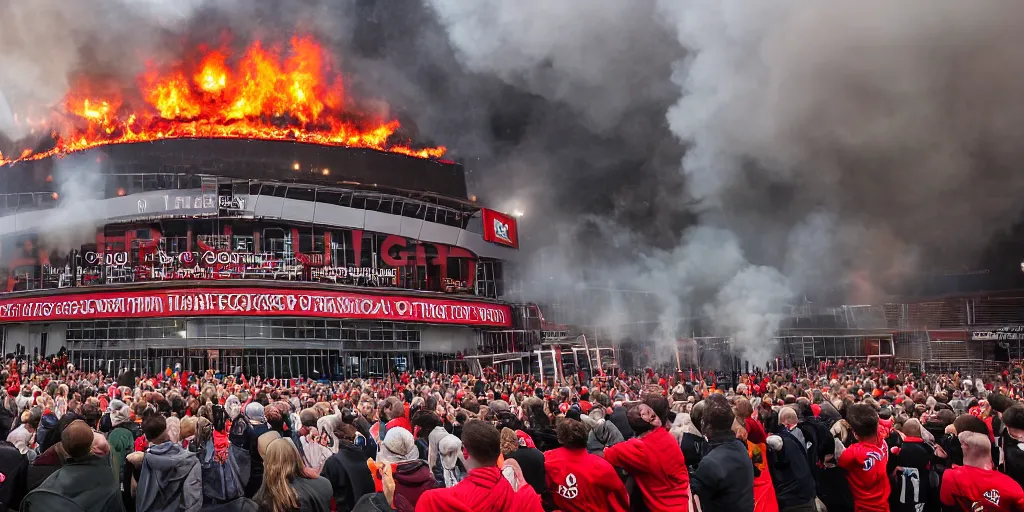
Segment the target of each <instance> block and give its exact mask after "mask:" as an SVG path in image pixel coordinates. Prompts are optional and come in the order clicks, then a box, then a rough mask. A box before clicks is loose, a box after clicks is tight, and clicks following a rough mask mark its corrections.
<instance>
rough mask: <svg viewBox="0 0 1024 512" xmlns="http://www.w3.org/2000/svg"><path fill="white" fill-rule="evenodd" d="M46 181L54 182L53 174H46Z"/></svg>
mask: <svg viewBox="0 0 1024 512" xmlns="http://www.w3.org/2000/svg"><path fill="white" fill-rule="evenodd" d="M46 182H47V183H53V176H52V175H47V176H46Z"/></svg>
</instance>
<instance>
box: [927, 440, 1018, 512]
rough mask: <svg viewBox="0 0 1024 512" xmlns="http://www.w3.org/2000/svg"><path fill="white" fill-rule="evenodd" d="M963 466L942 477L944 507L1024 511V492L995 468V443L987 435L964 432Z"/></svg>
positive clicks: (973, 511) (970, 510) (967, 511)
mask: <svg viewBox="0 0 1024 512" xmlns="http://www.w3.org/2000/svg"><path fill="white" fill-rule="evenodd" d="M958 437H959V438H960V446H961V447H963V450H964V465H963V466H954V467H952V468H951V469H947V470H946V472H945V473H943V474H942V486H941V487H940V488H939V489H940V490H939V497H940V499H941V500H942V504H943V505H944V506H946V507H950V508H951V509H956V510H962V511H964V512H1024V490H1022V489H1021V486H1020V484H1018V483H1017V482H1016V481H1015V480H1014V479H1012V478H1010V477H1008V476H1006V475H1004V474H1002V473H1000V472H998V471H995V470H993V469H992V443H991V441H989V440H988V437H987V436H985V435H984V434H978V433H976V432H961V433H960V435H959V436H958Z"/></svg>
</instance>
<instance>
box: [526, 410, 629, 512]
mask: <svg viewBox="0 0 1024 512" xmlns="http://www.w3.org/2000/svg"><path fill="white" fill-rule="evenodd" d="M555 432H556V434H557V435H558V442H559V444H561V445H562V447H561V448H556V449H554V450H551V451H549V452H547V453H545V454H544V471H545V473H546V474H547V485H548V489H550V490H551V495H552V496H553V497H554V501H555V506H556V507H557V509H558V510H561V511H562V512H577V511H578V512H588V511H591V510H610V511H613V512H626V511H628V510H629V495H628V494H626V486H625V485H623V484H622V480H621V479H620V478H619V475H618V473H616V472H615V468H613V467H612V465H611V464H609V463H608V462H607V461H606V460H604V459H602V458H601V457H598V456H597V455H591V454H589V453H587V427H585V426H584V425H583V423H580V422H579V421H576V420H572V419H564V420H562V421H561V422H560V423H559V424H558V427H557V428H556V429H555Z"/></svg>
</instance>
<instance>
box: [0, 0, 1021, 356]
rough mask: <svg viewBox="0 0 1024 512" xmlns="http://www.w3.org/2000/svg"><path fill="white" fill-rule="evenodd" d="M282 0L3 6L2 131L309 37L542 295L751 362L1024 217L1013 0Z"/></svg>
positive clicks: (616, 324) (971, 252)
mask: <svg viewBox="0 0 1024 512" xmlns="http://www.w3.org/2000/svg"><path fill="white" fill-rule="evenodd" d="M22 4H24V5H22ZM284 4H286V3H284V2H274V1H270V0H253V1H251V2H242V1H228V2H212V1H207V2H200V1H194V2H181V1H174V2H171V1H164V2H161V1H155V0H150V1H148V2H147V1H138V0H136V1H128V0H82V1H80V2H72V3H70V4H69V3H68V2H55V1H43V0H40V1H35V2H21V3H9V5H8V4H4V5H3V6H0V132H3V133H5V134H6V135H7V136H8V137H16V136H20V135H22V133H19V132H18V131H16V130H15V129H13V128H12V126H13V125H12V122H11V121H12V117H13V116H11V115H5V112H6V111H7V110H8V108H7V107H5V105H4V103H8V104H9V105H10V109H9V110H11V111H12V112H19V111H22V110H23V109H22V108H21V107H22V106H23V105H38V104H43V105H51V104H53V103H54V102H56V101H58V100H59V97H60V95H61V94H62V93H63V91H64V90H65V88H66V87H67V83H68V79H69V78H68V77H69V76H70V75H71V73H73V72H76V71H81V69H82V68H83V67H85V68H88V69H92V70H102V71H103V72H105V73H113V74H125V75H127V76H135V74H136V73H137V71H138V69H140V68H141V66H142V65H143V63H144V60H145V59H144V58H143V57H147V56H156V57H154V58H159V57H160V56H161V54H165V53H167V52H170V51H173V48H174V45H169V44H168V41H173V40H175V39H181V38H182V37H184V38H186V39H189V40H191V41H202V40H204V39H211V38H217V37H220V36H221V32H222V31H223V30H224V29H229V30H231V31H232V32H233V33H234V34H235V38H236V39H239V38H245V37H274V36H280V35H281V34H282V33H287V32H288V31H290V30H296V29H298V30H304V31H311V32H314V33H316V34H317V35H318V36H319V37H320V39H321V40H323V41H326V42H327V43H328V44H329V45H330V46H331V48H332V49H333V50H334V52H335V54H336V55H338V56H339V57H340V63H339V64H340V66H341V67H342V68H344V69H345V71H346V76H347V77H348V80H349V84H350V86H351V88H352V90H353V91H355V92H357V93H360V94H362V95H367V96H381V97H382V99H384V100H386V101H387V103H388V104H390V105H391V108H392V110H393V111H394V112H395V113H397V114H398V115H400V116H402V118H403V121H404V122H405V124H406V125H407V126H409V127H411V129H412V132H414V133H413V136H414V137H415V138H417V139H418V140H421V141H424V142H428V141H429V142H437V143H444V144H447V145H449V146H450V147H451V148H452V150H453V156H454V157H456V158H457V159H459V160H461V161H463V162H464V163H465V164H466V165H467V167H468V168H469V169H470V170H471V178H472V180H473V183H472V184H473V185H474V187H475V189H476V192H477V193H478V195H479V196H480V197H481V200H482V201H483V202H484V203H486V204H491V205H494V206H497V207H498V208H500V209H504V210H508V211H510V210H513V209H520V210H522V211H524V212H525V216H524V217H523V219H522V224H523V226H522V233H523V237H524V239H523V245H524V250H523V255H524V258H525V259H526V263H527V265H526V268H527V269H528V271H529V272H528V275H527V276H526V277H527V278H528V281H529V283H530V286H529V287H528V288H527V289H526V293H525V298H528V299H534V300H538V301H541V302H542V303H546V302H556V301H558V302H565V298H566V297H567V296H569V295H573V296H575V297H576V299H579V301H580V302H578V303H577V304H578V305H579V307H577V308H576V310H577V312H578V313H580V312H582V314H578V315H577V316H575V317H572V318H571V320H572V321H574V322H578V323H589V324H593V325H600V326H604V327H607V328H609V330H610V331H611V332H613V333H614V334H615V335H617V336H622V337H634V338H637V337H639V339H651V338H652V337H653V338H654V339H655V340H656V341H661V342H670V341H672V340H674V339H676V338H677V337H681V336H685V335H689V334H690V333H691V332H694V331H704V332H714V333H716V334H720V335H729V336H732V337H733V338H734V339H735V340H736V342H737V343H738V344H739V345H740V346H741V347H743V348H745V349H746V350H747V351H748V356H749V358H750V359H752V360H754V361H757V360H764V359H767V358H768V354H769V353H770V351H771V343H770V340H771V337H772V335H773V334H774V333H775V331H776V330H777V329H778V326H779V322H780V319H781V318H782V313H783V312H784V307H785V306H786V305H787V304H791V303H794V302H796V301H800V300H802V299H803V298H804V297H810V298H811V299H812V300H814V301H816V302H843V301H847V302H857V303H862V302H867V301H878V300H881V299H882V298H883V297H884V296H885V295H887V294H889V293H893V292H895V291H898V288H894V287H893V285H898V284H904V283H909V282H913V281H914V280H915V279H916V278H917V277H918V276H919V275H921V274H923V273H926V272H931V271H935V270H939V269H945V268H950V267H953V266H957V267H959V266H961V265H970V264H972V263H973V262H974V261H975V259H976V257H977V256H978V255H979V253H980V252H981V251H982V250H983V249H984V247H985V246H986V244H987V243H989V242H990V241H991V239H992V237H993V236H994V235H995V234H996V233H999V232H1001V231H1003V230H1005V229H1007V228H1009V227H1010V226H1012V225H1013V224H1014V223H1015V222H1017V221H1018V220H1019V218H1020V214H1021V211H1020V207H1019V206H1018V204H1019V203H1020V202H1019V201H1018V200H1017V197H1018V196H1020V194H1021V192H1022V191H1024V190H1022V189H1024V178H1021V177H1018V176H1019V175H1020V173H1019V172H1017V171H1016V165H1017V164H1018V162H1020V161H1024V160H1022V158H1021V157H1022V156H1024V155H1022V154H1021V153H1024V145H1022V144H1020V143H1019V141H1020V140H1024V137H1022V135H1024V133H1022V132H1024V123H1022V120H1024V44H1022V43H1024V30H1021V29H1022V28H1024V27H1022V26H1021V25H1022V24H1024V4H1022V3H1020V2H1015V1H1012V0H992V1H989V2H984V3H981V4H978V3H964V2H957V1H952V0H907V1H903V2H884V1H881V0H868V1H865V2H857V3H853V4H842V5H840V4H834V3H830V4H827V5H817V4H808V3H807V2H796V1H791V0H766V1H762V2H755V3H751V2H741V1H738V0H719V1H717V2H697V1H680V0H634V1H631V2H620V1H615V0H590V1H582V0H566V1H561V2H550V1H541V0H524V1H520V2H514V3H509V2H502V1H500V0H476V1H473V2H458V1H455V0H424V3H422V4H421V3H414V2H408V3H404V4H403V6H402V7H403V8H402V9H396V8H395V6H394V4H393V3H391V2H383V1H380V2H375V1H373V0H351V1H348V2H336V1H327V0H318V1H310V2H304V3H302V4H301V5H300V6H295V5H292V3H287V4H288V5H287V6H285V5H284ZM162 9H171V10H170V11H166V10H162ZM41 34H44V35H41ZM0 139H3V137H0ZM0 142H2V140H0ZM622 290H639V291H640V292H643V293H622V292H621V291H622ZM576 299H574V300H576ZM549 311H550V310H549ZM549 314H550V313H549ZM697 318H701V319H702V320H700V321H697V320H695V319H697ZM635 327H639V328H635ZM668 345H669V343H665V344H664V346H668Z"/></svg>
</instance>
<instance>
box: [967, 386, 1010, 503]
mask: <svg viewBox="0 0 1024 512" xmlns="http://www.w3.org/2000/svg"><path fill="white" fill-rule="evenodd" d="M1002 420H1003V421H1002V424H1003V426H1004V427H1005V428H1004V429H1002V430H1003V431H1002V432H999V431H996V433H997V434H998V435H999V438H998V439H997V442H998V444H999V445H1001V446H1002V448H1003V461H1002V464H999V465H998V466H997V467H998V468H999V470H1000V471H1002V472H1003V473H1006V475H1007V476H1009V477H1010V478H1012V479H1014V480H1015V481H1016V482H1017V483H1018V484H1020V485H1021V486H1024V449H1021V445H1022V444H1024V405H1019V404H1018V405H1014V406H1012V407H1009V408H1007V409H1006V411H1005V412H1004V413H1003V418H1002ZM957 433H959V431H957ZM995 453H998V448H993V454H995ZM960 458H961V459H963V451H962V450H961V451H960ZM996 460H998V459H996Z"/></svg>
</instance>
